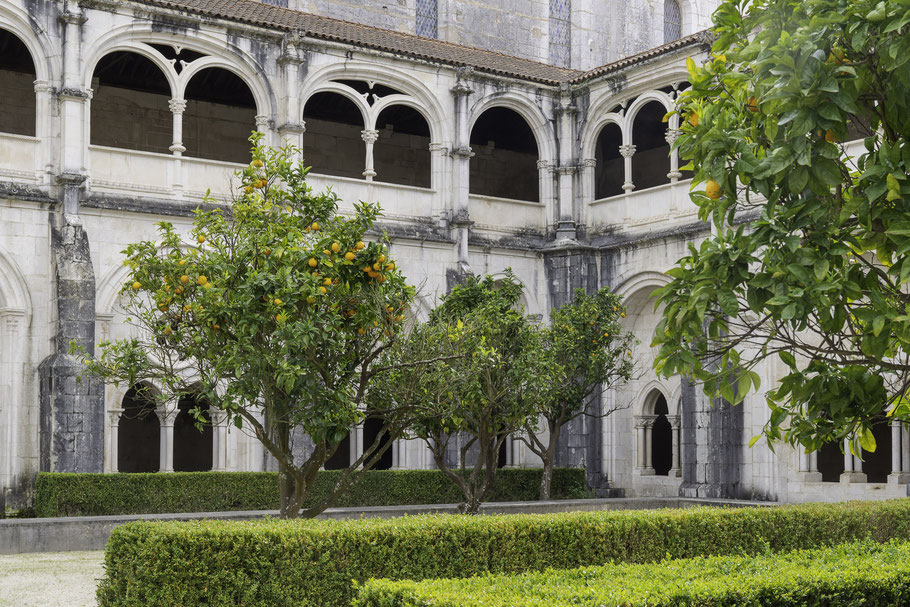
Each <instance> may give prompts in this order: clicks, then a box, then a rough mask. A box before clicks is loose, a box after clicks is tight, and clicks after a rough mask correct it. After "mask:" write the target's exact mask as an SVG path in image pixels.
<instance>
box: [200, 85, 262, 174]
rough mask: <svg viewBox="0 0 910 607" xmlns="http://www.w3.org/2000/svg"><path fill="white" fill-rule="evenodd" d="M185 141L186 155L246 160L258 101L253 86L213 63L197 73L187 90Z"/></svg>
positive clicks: (247, 160) (254, 125) (214, 158)
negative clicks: (214, 65) (251, 89)
mask: <svg viewBox="0 0 910 607" xmlns="http://www.w3.org/2000/svg"><path fill="white" fill-rule="evenodd" d="M184 98H185V99H186V110H185V111H184V114H183V145H184V147H185V148H186V155H187V156H195V157H197V158H208V159H211V160H223V161H226V162H239V163H246V162H249V160H250V142H249V141H248V140H249V138H250V132H251V131H253V130H255V129H256V101H255V99H254V98H253V93H252V91H250V87H248V86H247V85H246V83H245V82H244V81H243V80H241V79H240V78H239V77H238V76H237V75H236V74H234V73H232V72H229V71H228V70H225V69H222V68H217V67H210V68H207V69H204V70H201V71H199V72H198V73H196V74H194V75H193V77H192V79H191V80H190V81H189V83H188V84H187V87H186V91H185V92H184Z"/></svg>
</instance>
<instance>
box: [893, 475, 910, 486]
mask: <svg viewBox="0 0 910 607" xmlns="http://www.w3.org/2000/svg"><path fill="white" fill-rule="evenodd" d="M906 483H910V472H895V473H892V474H889V475H888V484H889V485H904V484H906Z"/></svg>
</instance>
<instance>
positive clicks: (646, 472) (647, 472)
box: [637, 468, 654, 476]
mask: <svg viewBox="0 0 910 607" xmlns="http://www.w3.org/2000/svg"><path fill="white" fill-rule="evenodd" d="M637 472H638V475H639V476H654V468H639V469H638V470H637Z"/></svg>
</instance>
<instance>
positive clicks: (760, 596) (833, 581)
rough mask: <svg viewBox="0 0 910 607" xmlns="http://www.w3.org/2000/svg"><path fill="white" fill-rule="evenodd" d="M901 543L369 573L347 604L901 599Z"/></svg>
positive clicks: (436, 606) (909, 566)
mask: <svg viewBox="0 0 910 607" xmlns="http://www.w3.org/2000/svg"><path fill="white" fill-rule="evenodd" d="M908 599H910V544H906V543H888V544H875V543H870V542H861V543H856V544H844V545H842V546H838V547H835V548H826V549H822V550H806V551H797V552H791V553H788V554H783V555H762V556H758V557H743V556H733V557H731V556H720V557H718V556H715V557H707V558H705V557H698V558H693V559H680V560H675V561H664V562H661V563H658V564H649V565H629V564H619V565H607V566H604V567H585V568H580V569H571V570H568V571H552V570H551V571H546V572H542V573H540V572H533V573H523V574H520V575H515V576H482V577H475V578H471V579H448V580H424V581H421V582H414V581H409V580H406V581H391V580H370V581H368V582H366V584H364V585H363V587H362V588H361V589H360V593H359V596H358V598H357V599H356V600H355V601H354V602H353V605H354V607H423V606H426V605H432V606H433V607H570V606H577V605H626V606H628V607H645V606H648V607H664V606H667V607H669V606H676V605H699V606H703V607H710V606H715V605H765V606H768V607H784V606H794V607H796V606H804V605H905V604H906V603H907V600H908Z"/></svg>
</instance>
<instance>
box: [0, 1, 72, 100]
mask: <svg viewBox="0 0 910 607" xmlns="http://www.w3.org/2000/svg"><path fill="white" fill-rule="evenodd" d="M0 29H5V30H7V31H8V32H10V33H11V34H13V35H15V36H16V37H17V38H19V40H21V41H22V43H23V44H25V47H26V48H27V49H28V52H29V54H30V55H31V56H32V62H33V63H34V64H35V76H36V79H37V80H43V81H48V82H56V81H57V80H59V78H60V73H61V71H62V66H61V65H60V59H61V58H62V55H61V54H60V52H59V51H58V50H57V49H56V48H55V47H54V45H53V44H52V43H51V42H50V40H49V39H48V37H47V35H46V34H45V32H44V29H43V28H42V27H41V26H40V25H38V24H37V23H35V22H34V20H33V19H32V18H31V17H30V16H29V15H28V13H26V12H25V11H23V10H21V9H19V8H18V7H16V6H12V5H10V3H8V2H7V3H3V4H0Z"/></svg>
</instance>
